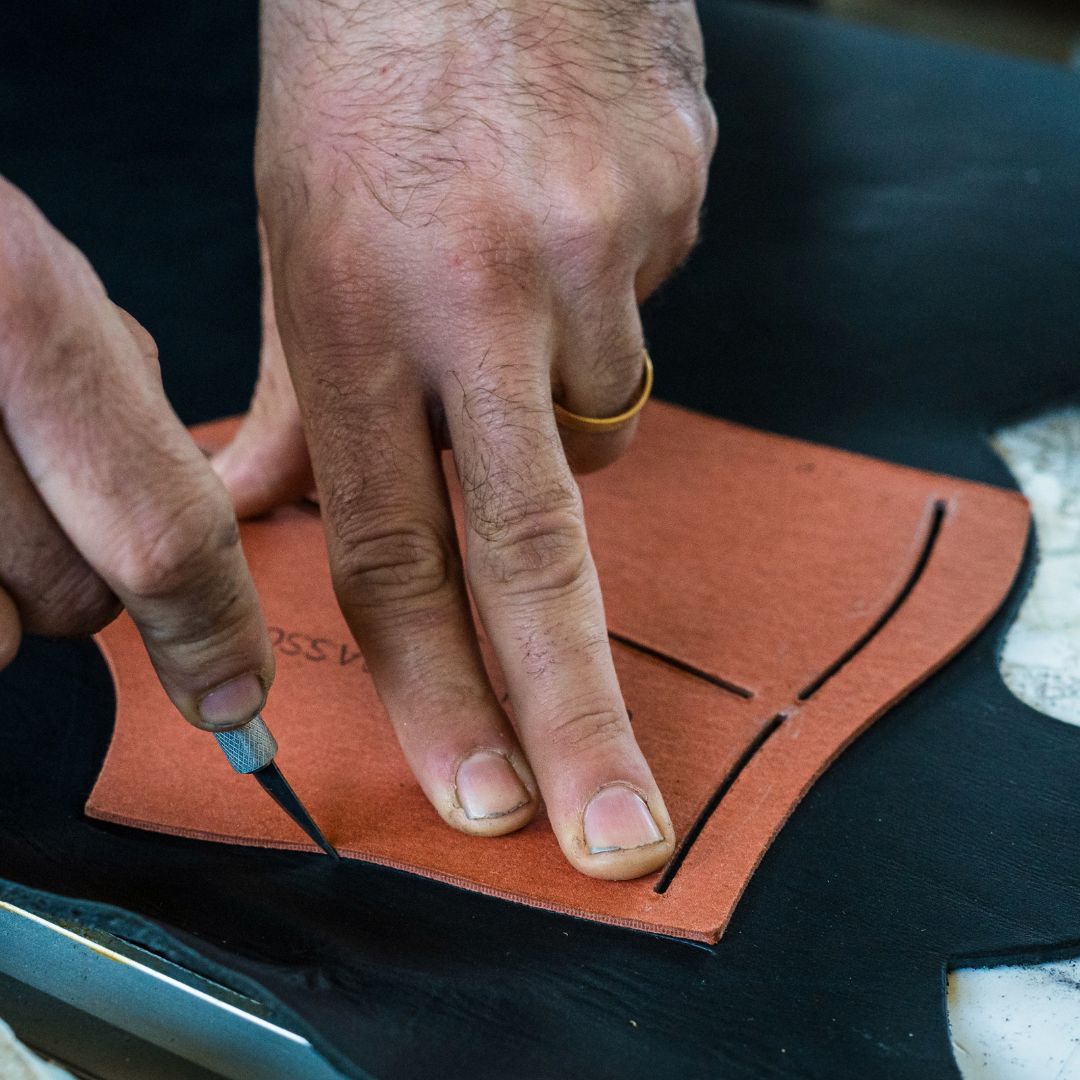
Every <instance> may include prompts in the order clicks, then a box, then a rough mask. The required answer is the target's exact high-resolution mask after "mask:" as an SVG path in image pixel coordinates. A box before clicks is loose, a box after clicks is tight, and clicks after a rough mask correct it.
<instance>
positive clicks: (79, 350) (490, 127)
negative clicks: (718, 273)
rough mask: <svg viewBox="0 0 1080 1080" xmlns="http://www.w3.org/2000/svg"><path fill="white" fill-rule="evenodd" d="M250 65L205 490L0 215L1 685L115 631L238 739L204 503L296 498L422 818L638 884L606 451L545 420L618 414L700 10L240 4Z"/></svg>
mask: <svg viewBox="0 0 1080 1080" xmlns="http://www.w3.org/2000/svg"><path fill="white" fill-rule="evenodd" d="M261 48H262V85H261V104H260V116H259V125H258V134H257V145H256V184H257V190H258V196H259V204H260V215H261V221H260V235H261V239H262V249H263V274H264V300H263V325H264V344H263V355H262V364H261V373H260V377H259V382H258V386H257V389H256V393H255V396H254V399H253V402H252V406H251V410H250V413H249V415H248V418H247V420H246V422H245V424H244V425H243V426H242V428H241V430H240V432H239V434H238V436H237V438H236V440H235V441H234V442H233V443H232V444H231V445H230V446H228V447H226V448H225V449H224V450H222V451H221V452H220V453H219V454H218V455H217V456H216V457H215V459H214V460H213V461H212V462H211V463H208V462H207V461H206V460H205V458H204V457H203V456H202V455H201V454H200V452H199V451H198V449H197V448H196V447H195V446H194V444H193V443H192V441H191V440H190V438H189V437H188V436H187V434H186V433H185V432H184V430H183V429H182V427H181V426H180V424H179V422H178V421H177V419H176V417H175V415H174V414H173V413H172V412H171V410H170V408H169V406H168V404H167V402H166V401H165V398H164V395H163V393H162V389H161V384H160V377H159V375H158V371H157V364H156V356H155V350H154V346H153V342H152V341H151V340H150V337H149V335H148V334H147V333H146V331H144V330H143V329H142V328H141V327H140V326H138V324H136V323H135V322H134V320H132V319H131V318H130V317H129V316H127V315H126V313H124V312H122V311H120V310H119V309H118V308H116V307H115V306H114V305H113V304H111V302H110V301H109V300H108V298H107V296H106V295H105V292H104V289H103V288H102V286H101V284H100V282H99V281H98V280H97V278H96V277H95V276H94V274H93V271H92V270H91V269H90V267H89V265H88V264H87V263H86V261H85V259H83V258H82V256H81V255H80V254H79V253H78V252H76V251H75V250H74V249H73V248H72V247H71V246H70V245H69V244H67V242H66V241H64V240H63V239H62V238H61V237H60V236H59V234H57V233H56V231H55V230H54V229H53V228H52V227H51V226H50V225H49V224H48V223H47V222H46V221H45V220H44V218H43V217H42V215H41V214H40V212H39V211H37V209H36V208H35V207H34V206H33V205H32V204H31V203H30V202H29V200H28V199H26V197H25V196H24V195H23V194H22V193H21V192H19V191H17V190H16V189H14V188H12V187H11V186H10V185H4V186H3V187H0V211H2V213H0V224H2V229H0V232H2V236H0V263H2V265H0V270H2V273H0V309H2V310H3V312H4V314H5V319H4V322H3V325H4V331H3V336H2V337H0V409H2V410H3V419H4V427H3V435H4V438H3V440H2V441H0V479H2V481H3V484H2V487H3V490H4V491H5V497H6V498H9V499H14V502H15V503H16V504H17V506H18V509H19V513H17V514H13V515H9V516H8V517H7V518H6V519H5V522H4V524H3V525H2V526H0V541H3V543H0V551H3V552H5V553H9V554H5V556H4V558H3V561H2V562H0V663H5V662H7V660H9V659H10V657H11V656H12V655H13V654H14V651H15V649H16V648H17V644H18V641H19V638H20V635H21V633H22V632H23V631H24V630H25V631H32V632H45V633H50V634H65V633H83V632H87V631H89V630H94V629H97V628H98V627H100V626H101V625H102V624H103V623H104V622H106V621H107V620H108V619H109V618H110V617H111V616H112V615H113V614H114V613H115V610H116V609H117V607H118V606H119V605H121V604H122V605H124V606H126V607H127V608H128V609H129V610H130V611H131V613H132V615H133V616H134V618H135V621H136V623H137V624H138V626H139V627H140V630H141V632H142V635H143V638H144V641H145V642H146V645H147V647H148V649H149V651H150V654H151V656H152V658H153V660H154V663H155V667H156V669H157V671H158V673H159V675H160V677H161V680H162V682H163V684H164V686H165V688H166V690H167V691H168V693H169V694H170V697H171V698H172V700H173V702H174V703H175V704H176V705H177V707H178V708H179V710H180V711H181V713H183V715H184V716H185V717H186V718H187V719H188V720H189V721H190V722H192V723H194V724H196V725H197V726H202V727H210V728H214V727H217V728H227V727H233V726H236V725H238V724H240V723H243V722H245V721H246V720H247V719H248V718H249V717H250V716H251V715H252V714H253V713H254V712H255V711H257V710H258V709H259V708H260V707H261V706H262V703H263V701H264V699H265V696H266V693H267V692H268V690H269V688H270V684H271V681H272V677H273V661H272V655H271V650H270V645H269V640H268V637H267V633H266V629H265V626H264V624H263V620H262V615H261V612H260V610H259V603H258V598H257V596H256V595H255V591H254V588H253V586H252V583H251V580H250V576H249V574H248V571H247V568H246V566H245V564H244V562H243V556H242V553H241V550H240V547H239V544H238V541H237V529H236V520H235V515H234V513H233V508H235V511H236V513H238V514H239V515H240V516H249V515H255V514H260V513H264V512H267V511H269V510H271V509H272V508H274V507H275V506H277V505H280V504H283V503H286V502H289V501H291V500H294V499H295V498H297V497H299V496H301V495H304V494H307V493H309V492H311V491H312V489H313V488H314V489H315V490H316V491H317V495H318V498H319V501H320V503H321V506H322V512H323V518H324V522H325V530H326V539H327V547H328V551H329V558H330V563H331V569H332V574H333V580H334V585H335V590H336V594H337V597H338V600H339V602H340V604H341V607H342V610H343V612H344V614H345V616H346V619H347V621H348V623H349V626H350V629H351V630H352V632H353V634H354V635H355V637H356V640H357V642H358V644H359V646H360V648H361V649H362V650H363V654H364V657H365V661H366V663H367V664H368V666H369V668H370V670H371V672H372V674H373V676H374V679H375V682H376V685H377V688H378V691H379V694H380V697H381V699H382V701H383V703H384V705H385V706H386V709H387V712H388V714H389V717H390V721H391V722H392V724H393V725H394V729H395V731H396V733H397V736H398V739H399V741H400V744H401V747H402V750H403V752H404V754H405V757H406V759H407V760H408V762H409V764H410V766H411V768H412V770H413V772H414V773H415V775H416V778H417V780H418V782H419V784H420V785H421V787H422V788H423V790H424V792H425V793H426V795H427V796H428V798H429V799H430V801H431V803H432V805H433V806H434V808H435V810H436V811H437V812H438V813H439V814H440V815H441V816H442V817H443V818H444V820H445V821H446V822H447V823H448V824H449V825H451V826H453V827H455V828H458V829H461V830H463V831H465V832H468V833H473V834H476V835H478V836H484V835H498V834H503V833H507V832H511V831H513V830H515V829H518V828H520V827H521V826H522V825H524V824H526V823H527V822H528V821H529V820H531V819H532V817H533V816H534V815H535V813H536V812H537V810H538V808H539V806H540V805H541V802H543V803H544V805H545V806H546V809H547V813H548V817H549V819H550V822H551V825H552V828H553V829H554V831H555V834H556V836H557V837H558V840H559V843H560V845H561V848H562V850H563V852H564V854H565V855H566V857H567V859H568V860H570V862H571V863H572V864H573V865H574V866H576V867H577V868H578V869H580V870H581V871H582V872H584V873H586V874H590V875H592V876H596V877H606V878H629V877H635V876H639V875H641V874H645V873H648V872H651V871H653V870H655V869H657V868H658V867H659V866H661V865H662V864H663V863H664V862H665V861H666V860H667V859H668V857H669V856H670V854H671V851H672V849H673V846H674V843H675V836H674V834H673V830H672V826H671V822H670V819H669V817H668V814H667V811H666V810H665V807H664V802H663V797H662V795H661V793H660V791H659V790H658V788H657V785H656V783H655V781H654V779H653V776H652V773H651V771H650V769H649V766H648V764H647V762H646V761H645V759H644V757H643V756H642V753H641V751H640V749H639V747H638V745H637V743H636V741H635V738H634V734H633V731H632V729H631V726H630V722H629V719H628V716H627V713H626V708H625V706H624V704H623V701H622V697H621V694H620V690H619V686H618V682H617V679H616V676H615V672H614V667H613V664H612V659H611V652H610V647H609V644H608V638H607V631H606V625H605V619H604V611H603V604H602V599H601V594H600V584H599V582H598V580H597V575H596V570H595V567H594V564H593V560H592V557H591V554H590V552H589V547H588V539H587V535H586V530H585V521H584V517H583V513H582V507H581V500H580V495H579V492H578V488H577V484H576V482H575V480H574V476H573V472H574V471H575V470H577V471H586V470H590V469H595V468H599V467H601V466H603V465H604V464H606V463H608V462H610V461H612V460H613V459H614V458H615V457H617V456H618V455H619V454H621V453H622V452H623V451H624V450H626V448H627V447H628V445H629V444H630V441H631V439H632V436H633V424H629V425H627V426H626V427H623V428H621V429H620V430H618V431H616V432H613V433H608V434H603V435H590V434H583V433H580V432H560V430H559V429H558V428H557V427H556V424H555V420H554V415H553V410H552V402H553V400H557V401H559V402H560V403H561V404H563V405H565V406H566V407H567V408H568V409H569V410H571V411H572V412H575V413H578V414H581V415H585V416H597V417H602V416H610V415H614V414H617V413H619V412H621V411H622V410H623V409H624V408H626V406H627V405H628V404H629V403H630V402H632V401H633V400H634V399H635V397H636V396H637V394H638V391H639V388H640V384H641V378H642V370H643V358H642V352H643V347H644V342H643V337H642V329H641V323H640V319H639V315H638V305H639V303H640V302H641V301H642V300H643V299H644V298H645V297H646V296H648V295H649V294H650V293H651V292H652V291H654V290H655V289H656V288H657V286H658V285H659V284H660V283H661V282H662V281H663V280H664V279H665V278H666V277H667V276H668V275H669V274H670V273H671V271H672V270H673V269H674V268H675V267H676V266H677V265H678V264H679V263H680V262H681V261H682V260H683V259H684V258H685V257H686V255H687V254H688V252H689V250H690V249H691V247H692V246H693V243H694V241H695V238H696V234H697V219H698V214H699V211H700V206H701V202H702V199H703V195H704V189H705V179H706V172H707V168H708V163H709V159H710V156H711V153H712V148H713V145H714V142H715V119H714V117H713V114H712V110H711V107H710V105H709V103H708V101H707V99H706V97H705V95H704V91H703V77H704V68H703V61H702V51H701V40H700V32H699V28H698V24H697V20H696V15H695V13H694V9H693V6H692V4H690V3H689V2H682V0H671V2H669V0H656V2H646V0H639V2H636V3H635V2H629V3H626V2H619V3H616V2H609V0H590V2H588V3H572V4H558V3H549V2H544V3H538V2H535V0H518V2H512V3H489V2H469V3H449V2H445V0H444V2H433V0H423V2H404V3H403V2H400V0H394V2H390V0H378V2H366V3H362V4H361V3H352V4H345V3H333V2H320V0H266V3H265V4H264V5H263V9H262V29H261ZM8 316H9V317H8ZM27 356H33V357H34V358H35V362H34V363H33V364H27V363H25V362H22V361H21V359H20V358H22V357H27ZM58 403H62V404H59V405H58ZM90 440H93V445H94V449H95V452H94V454H92V455H91V454H87V453H86V452H85V449H86V447H87V445H88V444H89V441H90ZM446 448H449V449H452V451H453V465H452V468H453V471H454V473H455V477H454V480H453V482H454V483H458V484H460V487H461V490H462V492H463V495H464V499H463V504H464V518H465V520H464V523H463V525H464V543H463V544H459V541H458V536H457V533H456V530H455V525H454V521H453V517H452V514H451V512H450V509H449V505H450V504H449V498H448V494H447V489H446V478H445V476H444V472H443V465H442V462H441V459H440V451H441V450H443V449H446ZM215 470H216V472H217V477H215V475H214V471H215ZM218 478H220V481H219V479H218ZM222 481H223V484H222ZM227 495H228V496H231V499H232V506H231V507H230V503H229V498H228V497H227ZM5 530H7V531H12V530H13V531H14V532H15V533H18V535H12V536H7V535H6V534H5ZM45 581H49V582H58V583H59V584H57V585H56V587H55V588H53V589H52V591H51V592H46V593H44V595H45V596H46V601H40V600H39V597H40V596H41V595H43V591H42V583H43V582H45ZM472 605H475V609H476V612H477V613H478V616H479V619H480V622H481V624H482V627H483V631H484V632H485V633H486V635H487V636H488V637H489V638H490V640H491V641H492V643H493V645H494V650H495V653H496V656H497V658H498V662H499V664H500V666H501V667H502V669H503V671H504V674H505V677H506V681H507V686H508V689H509V698H510V704H511V705H512V710H513V714H514V719H515V724H514V725H512V724H511V723H510V721H509V719H508V717H507V715H506V712H505V710H504V708H503V706H502V704H501V703H500V702H499V701H498V700H497V699H496V697H495V695H494V693H493V692H492V689H491V686H490V684H489V681H488V678H487V674H486V672H485V670H484V667H483V663H482V661H481V658H480V650H479V647H478V642H477V629H476V625H475V623H474V620H473V615H472ZM385 812H386V813H393V807H386V809H385Z"/></svg>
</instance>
